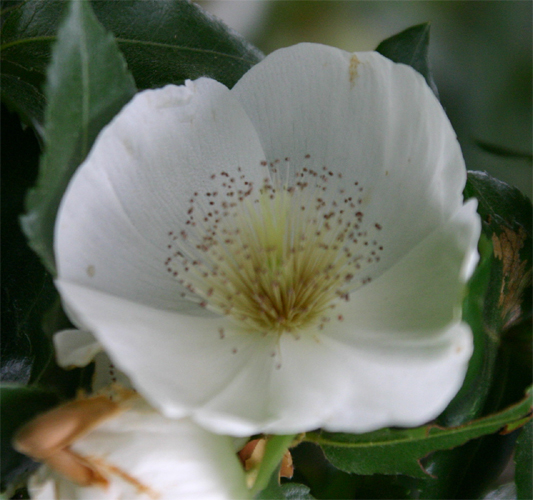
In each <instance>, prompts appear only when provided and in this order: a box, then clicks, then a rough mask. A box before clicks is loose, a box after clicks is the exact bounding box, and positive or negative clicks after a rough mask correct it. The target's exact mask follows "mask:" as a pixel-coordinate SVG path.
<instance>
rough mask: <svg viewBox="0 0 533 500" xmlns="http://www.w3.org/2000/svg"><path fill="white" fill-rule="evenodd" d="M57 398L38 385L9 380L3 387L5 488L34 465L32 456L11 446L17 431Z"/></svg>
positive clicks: (0, 394)
mask: <svg viewBox="0 0 533 500" xmlns="http://www.w3.org/2000/svg"><path fill="white" fill-rule="evenodd" d="M58 402H59V399H58V397H57V396H56V395H55V394H53V393H50V392H47V391H43V390H40V389H37V388H31V387H24V386H19V385H8V384H6V385H2V387H0V416H1V419H2V428H1V429H2V431H1V436H2V441H1V450H2V455H1V458H2V461H1V477H2V490H4V489H5V488H6V487H7V486H8V485H9V483H11V482H14V481H16V480H17V478H18V477H19V476H21V475H23V474H25V473H26V472H27V471H28V470H30V469H32V468H33V467H34V462H33V461H32V460H30V459H29V458H28V457H26V456H24V455H21V454H20V453H18V452H16V451H15V450H14V449H13V447H12V446H11V440H12V439H13V436H14V435H15V432H16V431H17V429H18V428H19V427H20V426H21V425H23V424H24V423H26V422H27V421H29V420H31V419H32V418H33V417H34V416H35V415H37V414H38V413H41V412H43V411H46V410H48V409H49V408H51V407H53V406H55V405H57V404H58Z"/></svg>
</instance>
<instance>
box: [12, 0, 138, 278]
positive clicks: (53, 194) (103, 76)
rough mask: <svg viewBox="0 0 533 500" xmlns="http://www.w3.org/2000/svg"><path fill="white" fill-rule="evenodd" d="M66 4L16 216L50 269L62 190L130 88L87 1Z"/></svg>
mask: <svg viewBox="0 0 533 500" xmlns="http://www.w3.org/2000/svg"><path fill="white" fill-rule="evenodd" d="M70 6H71V8H70V11H69V15H68V16H67V18H66V19H65V22H64V24H62V26H61V28H60V30H59V34H58V41H57V44H56V45H55V47H54V53H53V57H52V63H51V65H50V67H49V69H48V82H47V86H46V96H47V99H48V107H47V108H46V116H45V152H44V154H43V156H42V158H41V163H40V174H39V178H38V180H37V185H36V187H35V188H34V189H32V190H31V191H30V192H29V194H28V197H27V203H26V209H27V214H26V215H25V216H24V217H23V218H22V219H21V222H22V226H23V229H24V232H25V233H26V236H27V237H28V240H29V243H30V246H31V247H32V249H33V250H34V251H35V252H36V253H37V254H38V255H39V256H40V257H41V259H42V260H43V262H44V264H45V265H46V267H47V268H48V270H49V271H51V272H52V273H53V272H55V262H54V253H53V231H54V223H55V217H56V213H57V209H58V207H59V203H60V201H61V197H62V196H63V192H64V191H65V189H66V186H67V184H68V182H69V180H70V178H71V176H72V175H73V173H74V172H75V170H76V168H77V167H78V165H79V164H80V163H81V162H82V161H83V159H84V158H85V156H86V155H87V153H88V152H89V149H90V147H91V145H92V143H93V141H94V139H95V138H96V136H97V134H98V132H99V131H100V130H101V129H102V127H103V126H105V125H106V124H107V123H108V122H109V121H110V120H111V118H113V116H114V115H115V114H116V113H117V112H118V111H119V110H120V109H121V108H122V106H123V105H124V104H125V103H127V102H128V101H129V100H130V99H131V97H132V96H133V95H134V94H135V85H134V82H133V79H132V77H131V76H130V75H129V73H128V72H127V70H126V63H125V61H124V59H123V58H122V56H121V55H120V52H119V51H118V49H117V47H116V44H115V41H114V39H113V37H112V35H110V34H108V33H106V32H105V30H104V29H103V28H102V26H101V25H100V24H99V23H98V21H97V19H96V18H95V17H94V14H93V13H92V12H91V6H90V3H88V2H80V1H73V2H71V4H70Z"/></svg>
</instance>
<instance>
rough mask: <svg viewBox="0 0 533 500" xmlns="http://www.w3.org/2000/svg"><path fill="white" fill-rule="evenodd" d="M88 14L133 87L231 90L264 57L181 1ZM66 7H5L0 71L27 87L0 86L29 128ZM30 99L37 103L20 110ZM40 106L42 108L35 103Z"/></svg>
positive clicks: (108, 6) (129, 4)
mask: <svg viewBox="0 0 533 500" xmlns="http://www.w3.org/2000/svg"><path fill="white" fill-rule="evenodd" d="M92 5H93V8H94V11H95V14H96V16H97V18H98V19H99V20H100V22H101V23H102V24H103V26H104V27H105V28H106V29H107V30H109V31H111V32H112V33H113V34H114V35H115V37H116V40H117V43H118V45H119V48H120V50H121V51H122V53H123V54H124V56H125V57H126V60H127V63H128V67H129V69H130V71H131V72H132V74H133V76H134V78H135V81H136V84H137V87H138V88H139V89H146V88H154V87H161V86H163V85H166V84H169V83H174V84H180V83H182V82H183V81H184V80H185V79H195V78H199V77H200V76H208V77H211V78H214V79H215V80H218V81H220V82H222V83H223V84H225V85H226V86H228V87H232V86H233V85H234V84H235V83H236V82H237V81H238V80H239V79H240V77H241V76H242V75H243V74H244V73H245V72H246V71H248V69H250V68H251V67H252V66H253V65H254V64H256V63H257V62H259V61H260V60H261V58H262V54H261V52H259V51H258V50H257V49H256V48H255V47H253V46H252V45H250V44H249V43H248V42H246V40H245V39H244V38H242V37H241V36H240V35H238V34H237V33H235V32H234V31H232V30H230V29H229V28H227V27H226V26H225V25H224V24H223V23H222V22H220V21H218V20H216V19H215V18H213V17H211V16H210V15H209V14H207V13H206V12H204V11H203V10H202V9H201V8H200V7H198V6H197V5H195V4H193V3H190V2H187V1H185V0H169V1H165V2H161V1H159V0H122V1H120V2H116V1H109V2H102V1H95V2H93V4H92ZM64 7H65V2H63V1H47V2H43V1H41V0H28V1H26V2H23V3H21V4H19V6H18V7H17V8H14V9H11V11H10V12H9V14H8V15H6V19H5V21H4V26H3V29H2V38H1V44H2V46H1V58H2V72H3V73H7V74H9V75H11V76H13V77H18V78H19V81H23V82H25V83H26V84H27V85H29V86H31V87H33V90H32V91H31V92H28V91H27V89H25V88H22V89H21V90H20V91H19V90H18V89H17V87H13V86H11V87H9V88H5V89H4V88H3V89H2V91H3V98H4V99H6V101H8V102H10V103H12V104H13V103H15V105H16V107H17V111H19V112H20V113H21V114H22V115H23V116H25V117H26V121H27V122H30V123H34V122H38V121H39V112H38V110H42V109H43V108H44V104H43V102H42V101H43V99H44V97H43V95H42V93H41V92H40V88H41V86H42V84H43V82H44V76H45V70H46V67H47V64H48V62H49V60H50V46H51V44H52V42H53V41H54V39H55V36H56V33H57V28H58V22H59V19H60V18H61V15H62V12H63V10H64ZM28 94H32V97H34V98H35V99H34V100H33V101H32V105H31V106H23V102H26V101H28ZM39 101H40V102H39Z"/></svg>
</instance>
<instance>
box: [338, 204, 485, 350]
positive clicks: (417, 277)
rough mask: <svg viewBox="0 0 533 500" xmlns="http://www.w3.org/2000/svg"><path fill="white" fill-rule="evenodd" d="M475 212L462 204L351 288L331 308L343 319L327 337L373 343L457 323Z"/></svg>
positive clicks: (472, 249)
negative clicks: (397, 257)
mask: <svg viewBox="0 0 533 500" xmlns="http://www.w3.org/2000/svg"><path fill="white" fill-rule="evenodd" d="M476 208H477V202H476V201H475V200H470V201H468V202H467V203H466V204H465V205H463V206H462V207H461V208H460V209H459V210H458V211H457V213H456V214H454V216H453V217H452V218H451V219H450V220H449V221H448V222H447V223H446V224H444V225H442V226H441V227H439V228H438V229H437V230H436V231H434V232H433V233H432V234H430V235H429V236H428V237H427V238H425V239H424V240H422V241H421V242H420V243H419V244H418V245H416V246H415V247H414V248H413V249H412V250H411V251H410V252H409V253H408V254H407V255H405V256H404V257H403V258H402V259H401V260H400V261H398V262H397V263H396V264H395V265H394V266H393V267H391V268H390V269H388V270H387V271H386V272H385V273H384V274H383V275H381V276H380V277H379V278H377V279H376V280H375V281H373V282H371V283H369V284H366V285H364V286H363V287H361V288H359V289H358V290H356V291H355V292H354V293H353V294H352V295H351V297H350V301H349V302H348V303H346V304H345V306H344V307H342V309H341V308H337V309H336V310H335V311H336V312H338V313H339V314H342V316H343V321H342V322H341V323H336V324H335V329H336V330H335V331H334V332H332V334H333V335H334V336H335V337H336V338H338V336H339V335H341V336H343V337H342V338H353V339H354V340H357V339H360V338H361V336H362V335H366V334H368V336H369V338H370V340H369V341H370V342H373V341H375V335H376V332H387V334H388V335H391V336H398V335H399V334H400V333H401V332H403V331H420V332H425V331H427V332H431V331H437V330H442V329H443V328H445V327H446V326H447V325H449V324H452V323H454V322H455V321H457V319H459V318H460V314H461V302H462V298H463V291H464V286H465V284H466V281H467V280H468V278H469V277H470V275H471V273H472V271H473V268H474V267H475V264H476V263H477V260H478V253H477V241H478V240H479V235H480V232H481V222H480V220H479V217H478V215H477V213H476ZM355 331H356V332H357V333H355ZM365 332H367V333H365Z"/></svg>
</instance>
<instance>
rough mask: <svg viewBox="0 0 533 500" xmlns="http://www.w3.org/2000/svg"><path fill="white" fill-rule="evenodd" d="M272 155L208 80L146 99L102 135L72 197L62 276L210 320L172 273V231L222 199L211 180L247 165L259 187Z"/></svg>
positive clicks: (61, 232) (60, 230)
mask: <svg viewBox="0 0 533 500" xmlns="http://www.w3.org/2000/svg"><path fill="white" fill-rule="evenodd" d="M263 157H264V155H263V152H262V149H261V146H260V144H259V140H258V138H257V135H256V134H255V131H254V129H253V126H252V125H251V123H250V122H249V120H248V118H247V117H246V115H245V113H244V111H243V110H242V108H241V106H240V105H239V103H237V102H236V101H234V99H233V98H232V97H231V95H230V93H229V91H228V89H227V88H226V87H224V86H223V85H221V84H219V83H217V82H215V81H213V80H209V79H205V78H202V79H200V80H197V81H196V82H188V83H187V85H186V86H182V87H176V86H167V87H165V88H163V89H160V90H149V91H145V92H142V93H140V94H138V95H137V96H136V97H135V98H134V99H133V100H132V102H131V103H130V104H128V105H127V106H126V107H125V108H124V109H123V110H122V111H121V113H120V114H119V115H118V116H117V117H116V118H115V119H114V120H113V121H112V122H111V124H110V125H109V126H108V127H106V128H105V129H104V130H103V131H102V133H101V134H100V135H99V137H98V138H97V140H96V142H95V145H94V147H93V149H92V151H91V153H90V155H89V157H88V158H87V160H86V162H85V163H84V164H83V165H82V166H80V168H79V170H78V171H77V173H76V175H75V176H74V177H73V179H72V181H71V183H70V185H69V187H68V189H67V192H66V194H65V197H64V198H63V201H62V204H61V207H60V210H59V214H58V219H57V222H56V233H55V252H56V258H57V264H58V274H59V276H61V278H62V279H68V280H70V281H72V282H75V283H78V284H83V285H86V286H90V287H92V288H95V289H98V290H103V291H106V292H108V293H111V294H116V295H119V296H122V297H125V298H128V299H131V300H135V301H138V302H141V303H147V304H150V305H156V306H157V307H160V308H163V309H173V310H180V309H184V308H185V309H187V310H189V311H191V312H194V313H195V314H200V315H205V314H206V310H205V309H203V308H200V307H198V306H196V308H194V304H193V303H192V302H190V301H187V302H184V300H183V298H182V297H181V295H180V292H183V291H184V290H183V289H181V287H180V285H179V284H178V283H177V281H176V279H173V277H172V276H171V275H170V274H169V272H168V270H167V267H166V266H165V261H166V259H167V258H168V257H170V256H171V253H172V251H171V250H169V248H170V247H171V245H170V243H171V238H170V237H169V232H171V231H173V232H175V233H180V232H181V231H183V230H184V229H185V228H186V226H185V224H186V219H187V217H188V215H187V211H188V209H189V207H190V203H189V200H190V199H191V197H193V196H194V193H195V192H198V193H199V196H200V197H201V196H205V194H206V191H213V189H210V187H209V179H210V176H211V175H214V174H215V175H220V173H221V172H222V171H224V172H227V173H228V175H237V174H238V171H237V169H238V168H239V167H240V166H243V167H246V172H247V176H248V179H249V180H250V181H257V182H259V180H260V179H262V176H263V175H264V173H261V167H260V161H261V160H262V159H263ZM211 184H212V182H211ZM215 187H216V186H215ZM204 201H205V206H206V208H207V207H208V200H207V199H205V200H204ZM198 219H201V213H198Z"/></svg>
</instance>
